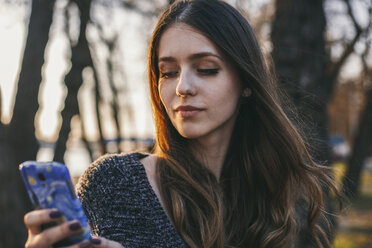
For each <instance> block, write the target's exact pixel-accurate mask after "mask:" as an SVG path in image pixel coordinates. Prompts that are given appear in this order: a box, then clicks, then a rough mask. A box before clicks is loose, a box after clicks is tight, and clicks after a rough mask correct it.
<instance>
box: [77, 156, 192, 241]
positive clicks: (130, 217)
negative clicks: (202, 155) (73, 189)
mask: <svg viewBox="0 0 372 248" xmlns="http://www.w3.org/2000/svg"><path fill="white" fill-rule="evenodd" d="M145 156H146V155H144V154H140V153H132V154H127V155H106V156H103V157H101V158H100V159H98V160H97V161H95V162H94V163H93V164H92V165H90V167H89V168H88V169H87V170H86V171H85V172H84V174H83V175H82V176H81V178H80V180H79V183H78V185H77V193H78V195H79V198H80V200H81V202H82V205H83V207H84V210H85V213H86V215H87V218H88V220H89V222H90V226H91V230H92V233H93V234H94V235H98V236H101V237H105V238H107V239H110V240H114V241H117V242H119V243H121V244H122V245H123V246H124V247H125V248H136V247H141V248H145V247H159V248H160V247H162V248H163V247H173V248H175V247H187V245H186V244H185V242H184V241H183V239H182V238H181V236H180V235H179V234H178V232H177V231H176V229H175V228H174V226H173V224H172V223H171V222H170V220H169V219H168V217H167V215H166V213H165V212H164V209H163V208H162V206H161V204H160V202H159V199H158V198H157V196H156V194H155V192H154V191H153V189H152V187H151V185H150V183H149V181H148V179H147V175H146V171H145V168H144V167H143V164H142V163H140V161H139V160H140V159H142V158H143V157H145Z"/></svg>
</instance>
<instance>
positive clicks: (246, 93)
mask: <svg viewBox="0 0 372 248" xmlns="http://www.w3.org/2000/svg"><path fill="white" fill-rule="evenodd" d="M250 95H252V90H251V89H250V88H244V89H243V93H242V96H243V97H249V96H250Z"/></svg>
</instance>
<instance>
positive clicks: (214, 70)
mask: <svg viewBox="0 0 372 248" xmlns="http://www.w3.org/2000/svg"><path fill="white" fill-rule="evenodd" d="M197 71H198V72H199V73H200V74H202V75H214V74H217V73H218V71H219V69H218V68H211V69H197Z"/></svg>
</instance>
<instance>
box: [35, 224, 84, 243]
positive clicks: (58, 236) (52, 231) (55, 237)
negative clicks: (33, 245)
mask: <svg viewBox="0 0 372 248" xmlns="http://www.w3.org/2000/svg"><path fill="white" fill-rule="evenodd" d="M81 231H82V226H81V224H80V222H79V221H77V220H74V221H68V222H65V223H62V224H60V225H58V226H55V227H51V228H48V229H45V230H44V231H43V232H41V233H40V234H39V235H38V236H39V237H38V240H39V244H40V246H41V247H44V246H48V247H49V246H51V245H52V244H54V243H56V242H57V241H60V240H62V239H64V238H67V237H68V236H71V235H72V234H75V233H79V232H81Z"/></svg>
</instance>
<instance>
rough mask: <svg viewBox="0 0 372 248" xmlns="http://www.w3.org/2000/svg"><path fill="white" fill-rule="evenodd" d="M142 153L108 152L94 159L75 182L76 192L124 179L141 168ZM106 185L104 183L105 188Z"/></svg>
mask: <svg viewBox="0 0 372 248" xmlns="http://www.w3.org/2000/svg"><path fill="white" fill-rule="evenodd" d="M147 156H148V154H144V153H128V154H109V155H104V156H102V157H100V158H99V159H97V160H96V161H94V162H93V163H92V164H91V165H90V166H89V167H88V169H87V170H85V172H84V173H83V175H82V176H81V177H80V179H79V182H78V184H77V191H78V193H79V194H80V193H82V192H84V191H85V190H87V189H88V188H95V187H99V188H101V185H102V186H104V185H105V184H106V183H109V182H110V183H113V182H115V181H117V180H120V181H126V180H127V179H129V178H131V177H132V176H133V175H136V174H138V171H139V170H141V169H142V170H143V168H141V167H142V164H141V162H140V160H141V159H143V158H145V157H147ZM107 186H108V185H106V187H105V188H108V187H107Z"/></svg>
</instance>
